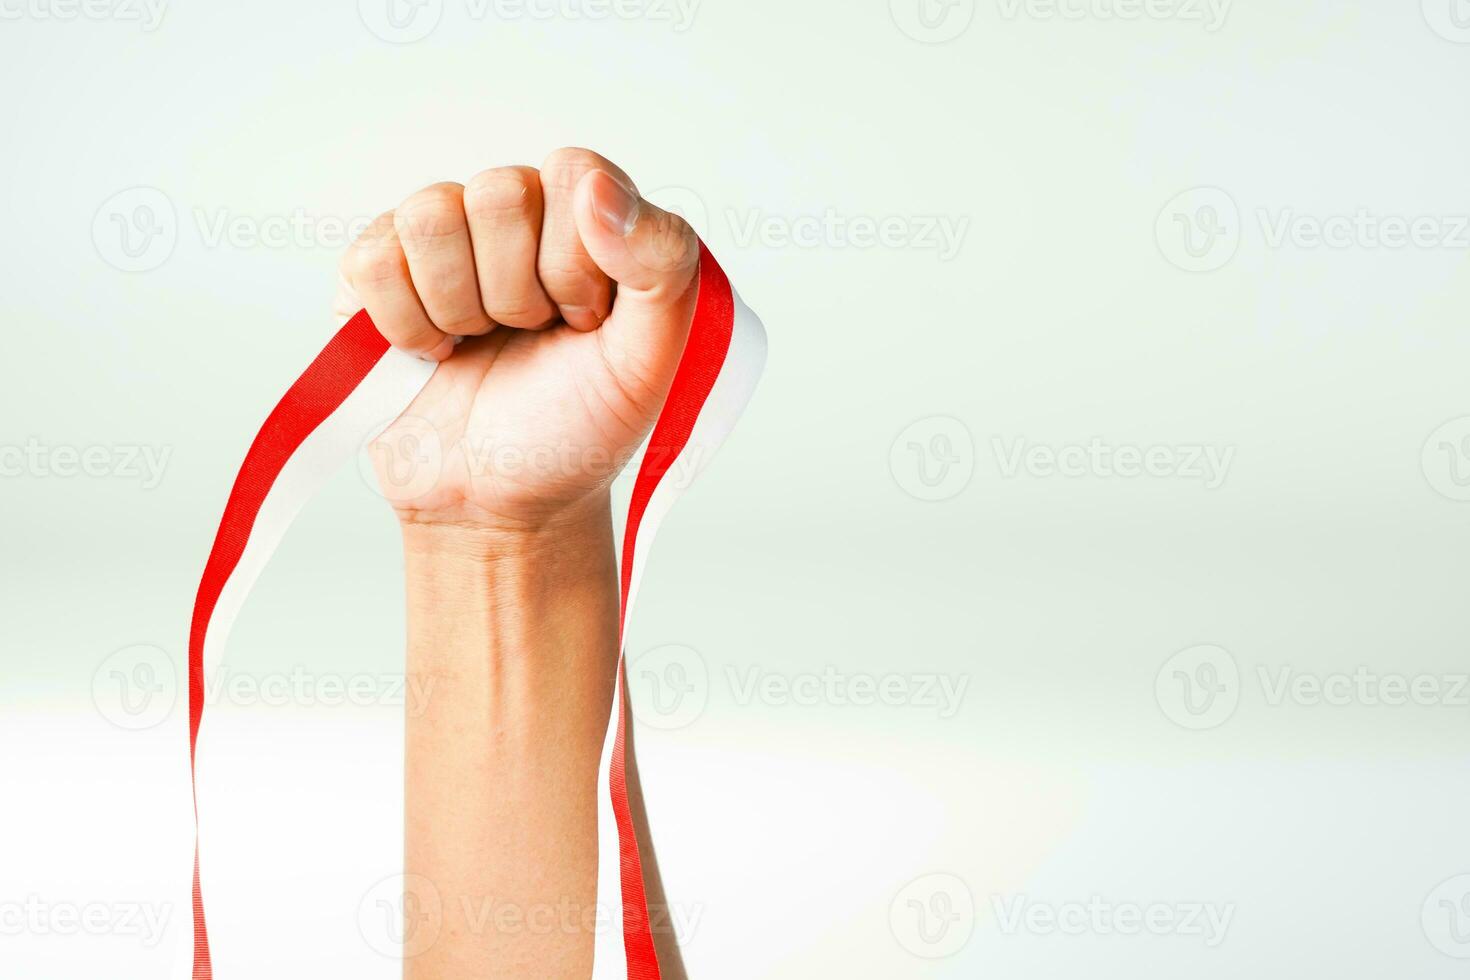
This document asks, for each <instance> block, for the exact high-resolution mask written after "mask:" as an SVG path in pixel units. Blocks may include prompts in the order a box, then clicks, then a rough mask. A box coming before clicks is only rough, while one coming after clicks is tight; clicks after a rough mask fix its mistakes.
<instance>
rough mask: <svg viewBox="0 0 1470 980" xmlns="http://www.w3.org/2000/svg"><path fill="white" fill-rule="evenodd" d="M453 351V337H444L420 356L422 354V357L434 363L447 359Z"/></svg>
mask: <svg viewBox="0 0 1470 980" xmlns="http://www.w3.org/2000/svg"><path fill="white" fill-rule="evenodd" d="M453 353H454V338H453V337H445V338H444V339H443V340H441V341H439V343H438V344H437V345H435V347H434V349H433V350H431V351H429V352H428V353H427V354H423V355H420V356H422V357H423V359H424V360H426V361H434V362H435V363H438V362H439V361H447V360H448V359H449V355H450V354H453Z"/></svg>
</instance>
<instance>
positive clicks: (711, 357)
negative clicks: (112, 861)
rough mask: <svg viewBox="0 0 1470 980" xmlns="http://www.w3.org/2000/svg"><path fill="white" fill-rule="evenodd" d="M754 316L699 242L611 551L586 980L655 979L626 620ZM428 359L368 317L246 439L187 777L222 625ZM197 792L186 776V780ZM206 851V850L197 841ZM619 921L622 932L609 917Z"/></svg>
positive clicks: (201, 935)
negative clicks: (604, 924) (618, 554)
mask: <svg viewBox="0 0 1470 980" xmlns="http://www.w3.org/2000/svg"><path fill="white" fill-rule="evenodd" d="M765 357H766V339H765V331H764V329H763V328H762V327H761V323H760V320H758V319H757V318H756V316H755V315H754V314H753V313H751V311H750V310H749V309H748V308H747V307H746V306H745V305H744V304H743V303H742V302H741V301H740V298H739V297H738V296H737V295H736V294H735V292H734V290H733V289H731V287H730V282H729V279H728V278H726V276H725V273H724V271H723V270H721V269H720V267H719V265H718V263H716V262H715V260H714V257H713V256H712V255H711V254H710V253H709V250H708V249H706V248H705V247H704V246H703V245H701V246H700V269H699V299H698V303H697V304H696V308H695V312H694V322H693V326H692V327H691V329H690V334H689V340H688V342H687V343H686V345H685V348H684V354H683V357H682V359H681V360H680V362H679V367H678V370H677V372H676V374H675V376H674V381H673V385H672V387H671V389H670V391H669V395H668V398H667V400H666V401H665V403H664V407H663V410H662V411H661V412H660V414H659V417H658V421H657V422H656V423H655V425H654V428H653V433H652V435H650V436H649V439H648V445H647V448H646V451H645V452H644V454H643V459H642V464H641V466H640V469H639V471H638V475H637V479H636V481H635V483H634V485H633V493H632V498H631V500H630V502H629V506H628V515H627V522H626V524H625V529H624V534H623V552H622V558H621V565H620V571H621V586H622V624H621V631H622V636H621V639H620V641H619V647H620V650H619V658H618V671H617V686H616V696H615V697H614V699H613V711H612V717H611V720H610V722H609V724H608V731H607V737H606V740H605V743H604V746H603V751H602V761H601V763H600V765H599V769H598V784H599V792H598V876H597V902H598V909H599V910H600V911H603V912H606V913H608V916H607V921H609V922H610V923H612V928H607V929H600V930H598V932H597V933H596V939H595V954H594V963H593V977H594V978H596V980H612V978H618V980H622V978H626V980H659V978H660V977H661V973H660V970H659V963H658V956H657V954H656V953H655V951H654V944H653V935H652V930H651V928H650V916H649V909H648V900H647V895H646V891H645V889H644V874H643V862H642V860H641V857H640V855H639V849H638V840H637V837H636V835H635V831H634V827H633V815H632V810H631V808H630V806H629V802H628V786H627V782H626V778H625V777H626V772H627V769H626V763H627V751H626V738H625V736H626V732H625V728H624V719H625V718H626V717H627V713H628V712H627V708H628V690H627V682H626V677H625V671H624V667H623V648H625V647H626V643H627V626H628V617H629V615H630V613H631V612H632V609H633V603H634V600H635V599H636V598H637V596H638V583H639V580H640V579H641V578H642V575H643V570H644V568H645V567H646V565H647V561H648V552H649V548H650V547H651V546H652V543H653V538H654V535H655V534H656V533H657V532H658V528H659V525H660V524H661V523H662V521H663V518H664V516H665V515H666V514H667V513H668V512H669V510H670V508H671V507H672V506H673V503H674V501H675V500H676V499H678V497H679V495H680V494H681V493H682V492H683V491H684V490H685V489H686V488H687V487H688V486H689V483H690V482H691V481H692V479H693V478H694V477H695V476H697V475H698V473H699V471H700V470H702V469H703V468H704V466H705V465H707V464H708V462H709V460H710V457H711V456H713V454H714V451H715V450H716V449H717V448H718V447H719V445H720V443H722V442H723V441H724V439H725V437H726V436H727V435H728V434H729V432H730V430H731V429H732V428H733V427H734V425H735V422H736V420H737V419H738V418H739V416H740V414H741V412H742V411H743V410H744V408H745V405H746V403H747V402H748V401H749V400H750V396H751V395H752V393H753V392H754V390H755V386H756V382H757V381H758V379H759V377H760V373H761V369H762V367H763V366H764V364H765ZM434 369H435V366H434V365H433V364H430V363H427V362H424V361H421V360H419V359H417V358H415V357H412V356H410V355H408V354H405V353H403V352H402V351H399V350H396V349H394V348H392V347H391V346H389V344H388V342H387V341H386V340H384V339H383V337H382V335H381V334H379V333H378V331H377V328H376V327H374V326H373V323H372V320H371V319H369V317H368V315H367V313H366V311H363V312H360V313H358V314H357V315H356V316H354V317H353V318H352V319H351V320H349V321H348V322H347V324H346V325H344V326H343V327H342V329H341V330H339V331H338V332H337V334H336V335H335V336H334V337H333V338H332V339H331V341H330V342H329V343H328V344H327V346H326V347H325V348H324V349H323V350H322V352H321V353H320V354H319V355H318V356H317V358H316V360H314V361H312V363H311V366H310V367H308V368H307V369H306V371H305V373H303V374H302V375H301V377H300V378H298V379H297V380H296V383H295V384H293V385H292V386H291V388H290V389H289V390H288V391H287V392H286V394H285V396H284V397H282V399H281V401H280V403H279V404H277V405H276V407H275V410H274V411H272V412H271V414H270V416H269V417H268V418H267V419H266V421H265V424H264V425H263V426H262V427H261V429H260V432H259V434H258V435H257V436H256V437H255V441H254V443H253V444H252V445H251V447H250V450H249V452H248V453H247V454H246V456H245V462H244V463H243V464H242V465H241V467H240V473H239V475H238V476H237V477H236V479H235V485H234V488H233V489H232V490H231V491H230V496H229V500H228V501H227V503H226V505H225V512H224V516H223V517H222V518H221V520H220V527H219V532H218V534H217V535H216V537H215V541H214V547H213V549H212V550H211V551H210V555H209V561H208V563H207V564H206V565H205V568H204V575H203V577H202V579H201V581H200V583H199V592H198V596H197V598H196V599H195V603H194V617H193V622H192V625H191V627H190V630H189V764H190V770H191V777H194V776H195V775H196V774H197V772H198V766H199V732H200V725H201V722H202V720H203V714H204V689H205V684H204V679H205V676H206V674H208V673H213V672H214V671H215V670H217V669H218V668H219V667H220V665H221V664H222V662H223V659H224V648H225V643H226V640H227V639H228V636H229V632H230V627H231V625H232V624H233V623H234V620H235V617H236V615H237V614H238V613H239V611H240V609H241V607H242V606H243V605H244V603H245V599H246V596H247V595H248V594H249V592H250V589H251V587H252V586H253V585H254V584H255V581H256V579H257V578H258V577H259V576H260V573H261V571H262V569H264V567H265V565H266V563H267V562H268V561H269V560H270V556H271V554H272V553H273V552H274V551H275V550H276V547H277V545H279V544H280V542H281V539H282V538H283V537H284V536H285V533H286V529H287V528H288V527H289V526H290V524H291V521H292V520H293V519H294V518H295V516H296V515H297V513H299V512H300V510H301V508H302V507H303V506H305V504H306V502H307V501H308V500H309V499H310V498H311V496H312V495H313V494H314V493H316V491H317V490H318V489H319V488H320V487H321V486H322V485H323V484H324V483H326V481H327V480H328V478H330V477H331V475H332V474H333V473H334V472H336V471H337V470H338V469H339V468H340V467H341V466H342V465H343V464H345V463H347V462H348V461H349V460H351V459H352V457H353V456H354V455H355V454H356V453H357V451H358V449H359V447H360V446H361V445H362V442H363V439H364V436H365V435H366V436H375V435H377V434H378V433H379V432H380V431H381V430H383V429H385V428H386V427H387V425H388V422H387V421H385V420H391V419H394V418H397V417H398V416H399V415H401V414H402V413H403V411H404V410H405V409H407V408H408V406H409V404H410V403H411V402H412V401H413V399H414V398H415V397H416V396H417V395H418V393H419V392H420V391H422V390H423V387H424V385H426V384H427V383H428V381H429V378H430V377H432V375H433V373H434ZM196 786H197V781H196ZM194 809H195V842H194V884H193V889H194V930H193V937H192V944H193V954H192V957H191V961H192V974H191V975H192V977H193V980H212V978H213V976H214V964H213V962H212V960H211V958H210V949H209V934H208V931H207V929H206V925H205V916H204V900H203V893H204V890H205V889H204V888H203V887H202V885H201V879H200V854H201V837H200V834H199V830H198V827H199V806H198V794H197V790H196V793H195V804H194ZM204 850H205V852H206V853H207V848H205V849H204ZM619 923H621V929H619V928H617V925H618V924H619Z"/></svg>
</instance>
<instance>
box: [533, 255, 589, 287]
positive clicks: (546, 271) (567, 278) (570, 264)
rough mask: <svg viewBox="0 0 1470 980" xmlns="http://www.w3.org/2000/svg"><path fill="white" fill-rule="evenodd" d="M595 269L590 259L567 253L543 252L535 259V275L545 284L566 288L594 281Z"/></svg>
mask: <svg viewBox="0 0 1470 980" xmlns="http://www.w3.org/2000/svg"><path fill="white" fill-rule="evenodd" d="M594 273H595V267H594V266H592V263H591V260H590V259H584V258H582V257H581V256H578V255H574V254H572V253H569V252H560V251H552V252H547V251H543V252H542V253H541V254H540V255H539V256H538V257H537V259H536V274H537V275H539V276H540V277H541V281H542V282H545V283H555V284H556V285H558V286H567V285H572V284H577V283H581V282H583V281H586V282H587V284H588V285H591V284H592V283H593V282H595V281H596V276H595V274H594Z"/></svg>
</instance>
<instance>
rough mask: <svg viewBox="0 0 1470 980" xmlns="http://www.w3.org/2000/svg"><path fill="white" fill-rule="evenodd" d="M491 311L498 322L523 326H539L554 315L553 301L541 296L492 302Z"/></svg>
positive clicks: (511, 325) (512, 325) (508, 325)
mask: <svg viewBox="0 0 1470 980" xmlns="http://www.w3.org/2000/svg"><path fill="white" fill-rule="evenodd" d="M489 313H490V316H492V317H493V318H494V319H495V322H496V323H503V324H505V325H506V326H507V327H523V328H524V327H539V326H541V324H543V323H546V322H547V321H548V320H550V319H551V318H552V316H553V315H554V311H553V310H552V308H551V303H550V302H549V301H547V300H543V299H539V298H533V299H505V300H501V301H500V302H498V303H494V304H491V308H490V310H489Z"/></svg>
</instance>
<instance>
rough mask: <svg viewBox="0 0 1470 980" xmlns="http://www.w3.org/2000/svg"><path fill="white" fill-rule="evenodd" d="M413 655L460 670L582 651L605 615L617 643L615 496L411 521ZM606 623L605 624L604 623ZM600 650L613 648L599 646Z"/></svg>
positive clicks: (408, 566)
mask: <svg viewBox="0 0 1470 980" xmlns="http://www.w3.org/2000/svg"><path fill="white" fill-rule="evenodd" d="M402 531H403V547H404V570H405V580H406V581H405V584H406V586H407V598H408V628H409V637H408V638H409V644H408V647H409V658H410V662H411V663H412V664H414V665H417V666H418V667H420V668H424V669H428V670H431V671H434V672H439V671H441V670H444V671H450V672H453V671H454V670H455V669H456V668H458V667H459V666H462V665H463V664H464V663H465V661H466V659H472V660H491V661H494V660H503V659H506V658H514V659H517V660H528V659H529V660H532V661H534V660H546V659H548V657H560V656H566V657H570V658H572V659H579V658H581V657H584V656H587V655H588V654H589V653H590V651H584V650H581V649H573V648H579V647H583V646H585V645H586V644H585V641H583V640H581V639H580V638H578V637H574V636H572V635H567V636H562V635H560V633H561V632H562V630H561V628H560V626H559V625H557V624H562V625H568V626H570V627H572V628H573V629H575V630H581V629H586V628H587V627H588V626H589V625H597V629H598V630H599V631H601V632H606V631H611V634H612V637H613V638H612V640H611V642H612V644H613V646H614V649H615V646H616V632H617V610H618V584H617V562H616V556H615V554H614V550H613V535H612V518H611V512H610V506H609V503H608V500H607V498H606V496H602V497H601V498H600V499H598V500H593V501H589V502H587V504H586V505H583V506H579V507H577V508H576V509H574V510H566V511H563V512H561V513H560V514H559V515H558V516H557V517H556V518H555V519H548V520H542V521H538V522H536V523H534V524H533V523H529V522H528V523H525V524H518V525H510V524H506V523H500V522H496V523H481V522H474V523H471V522H445V521H422V520H413V521H404V522H403V526H402ZM598 624H600V625H598ZM596 655H597V656H602V655H605V651H601V650H599V651H596Z"/></svg>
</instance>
